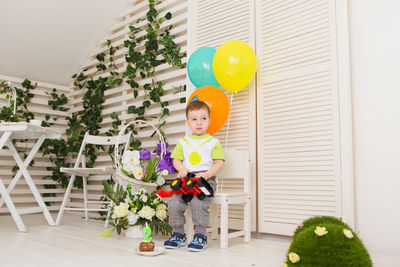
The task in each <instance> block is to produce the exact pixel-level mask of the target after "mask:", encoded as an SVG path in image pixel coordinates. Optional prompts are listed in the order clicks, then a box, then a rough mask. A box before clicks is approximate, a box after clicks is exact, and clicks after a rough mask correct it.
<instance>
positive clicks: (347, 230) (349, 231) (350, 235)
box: [343, 229, 354, 238]
mask: <svg viewBox="0 0 400 267" xmlns="http://www.w3.org/2000/svg"><path fill="white" fill-rule="evenodd" d="M343 234H344V235H345V236H346V237H347V238H353V237H354V236H353V233H352V232H351V230H349V229H343Z"/></svg>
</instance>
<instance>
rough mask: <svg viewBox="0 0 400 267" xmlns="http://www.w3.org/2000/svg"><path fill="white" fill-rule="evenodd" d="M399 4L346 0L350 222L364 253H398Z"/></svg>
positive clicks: (399, 238) (399, 227)
mask: <svg viewBox="0 0 400 267" xmlns="http://www.w3.org/2000/svg"><path fill="white" fill-rule="evenodd" d="M399 11H400V1H398V0H384V1H382V0H381V1H379V0H349V27H350V49H351V79H352V94H353V96H352V97H353V103H352V105H353V122H354V124H353V125H354V129H353V130H354V164H355V165H354V167H355V168H354V169H355V183H356V185H355V186H356V196H355V197H356V217H357V224H358V230H359V231H360V237H361V238H362V239H363V241H364V243H365V245H366V246H367V248H368V249H369V250H370V252H377V253H380V254H387V255H397V254H398V253H399V252H400V212H399V210H400V156H399V153H400V103H399V102H400V79H399V78H400V35H399V25H400V17H399V15H398V13H399Z"/></svg>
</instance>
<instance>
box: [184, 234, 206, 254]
mask: <svg viewBox="0 0 400 267" xmlns="http://www.w3.org/2000/svg"><path fill="white" fill-rule="evenodd" d="M206 247H207V236H205V235H202V234H194V238H193V240H192V242H190V244H189V245H188V250H190V251H203V250H205V249H206Z"/></svg>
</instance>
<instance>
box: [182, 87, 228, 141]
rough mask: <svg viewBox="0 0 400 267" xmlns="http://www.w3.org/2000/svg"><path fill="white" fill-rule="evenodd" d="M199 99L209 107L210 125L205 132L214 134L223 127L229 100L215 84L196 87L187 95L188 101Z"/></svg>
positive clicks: (226, 117)
mask: <svg viewBox="0 0 400 267" xmlns="http://www.w3.org/2000/svg"><path fill="white" fill-rule="evenodd" d="M193 100H199V101H203V102H206V103H207V105H208V106H209V107H210V125H209V126H208V128H207V133H209V134H210V135H213V134H215V133H216V132H218V131H219V130H221V129H222V127H224V125H225V123H226V121H227V120H228V117H229V111H230V106H229V100H228V98H227V97H226V95H225V93H224V92H223V91H222V90H221V89H219V88H217V87H215V86H203V87H200V88H198V89H197V90H196V91H194V92H193V93H192V95H191V96H190V97H189V102H188V103H190V102H191V101H193Z"/></svg>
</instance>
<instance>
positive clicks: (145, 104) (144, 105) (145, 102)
mask: <svg viewBox="0 0 400 267" xmlns="http://www.w3.org/2000/svg"><path fill="white" fill-rule="evenodd" d="M142 104H143V107H145V108H148V107H150V104H151V102H150V101H149V100H145V101H143V103H142Z"/></svg>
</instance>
